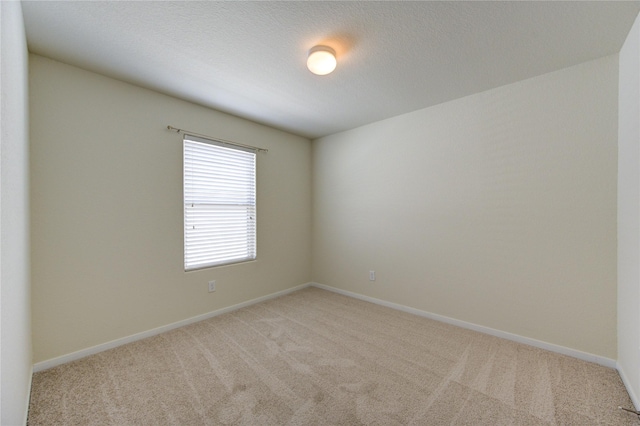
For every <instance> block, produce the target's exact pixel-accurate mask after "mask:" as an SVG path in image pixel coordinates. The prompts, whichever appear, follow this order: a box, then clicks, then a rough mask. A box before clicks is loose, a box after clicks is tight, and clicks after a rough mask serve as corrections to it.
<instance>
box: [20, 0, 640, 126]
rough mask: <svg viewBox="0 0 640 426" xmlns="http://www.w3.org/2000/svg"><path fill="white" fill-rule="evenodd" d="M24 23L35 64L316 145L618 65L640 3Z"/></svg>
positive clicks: (63, 18) (97, 6)
mask: <svg viewBox="0 0 640 426" xmlns="http://www.w3.org/2000/svg"><path fill="white" fill-rule="evenodd" d="M23 10H24V17H25V26H26V32H27V41H28V45H29V50H30V51H31V52H34V53H37V54H41V55H44V56H47V57H50V58H53V59H57V60H59V61H62V62H65V63H68V64H71V65H76V66H78V67H81V68H84V69H87V70H91V71H95V72H98V73H101V74H104V75H107V76H111V77H114V78H118V79H121V80H124V81H127V82H131V83H134V84H137V85H140V86H143V87H147V88H150V89H153V90H157V91H159V92H162V93H166V94H169V95H172V96H176V97H179V98H183V99H186V100H189V101H192V102H195V103H198V104H202V105H205V106H208V107H212V108H215V109H218V110H221V111H225V112H229V113H232V114H236V115H239V116H242V117H246V118H249V119H252V120H255V121H258V122H261V123H265V124H268V125H271V126H273V127H276V128H281V129H284V130H288V131H290V132H292V133H296V134H299V135H303V136H306V137H310V138H315V137H318V136H323V135H328V134H331V133H335V132H338V131H342V130H347V129H351V128H354V127H357V126H360V125H363V124H367V123H371V122H374V121H377V120H381V119H384V118H388V117H392V116H395V115H399V114H402V113H405V112H409V111H414V110H417V109H420V108H425V107H428V106H431V105H435V104H438V103H441V102H445V101H448V100H452V99H456V98H460V97H463V96H466V95H470V94H473V93H478V92H481V91H484V90H487V89H491V88H494V87H498V86H501V85H505V84H508V83H512V82H515V81H519V80H522V79H526V78H529V77H533V76H536V75H540V74H543V73H546V72H550V71H554V70H557V69H561V68H565V67H568V66H571V65H575V64H578V63H580V62H584V61H588V60H591V59H595V58H599V57H602V56H606V55H610V54H614V53H617V52H618V51H619V50H620V47H621V46H622V43H623V42H624V39H625V37H626V35H627V33H628V31H629V29H630V28H631V25H632V23H633V20H634V18H635V16H636V15H637V13H638V11H639V10H640V2H638V1H632V2H613V1H603V2H582V1H569V2H538V1H534V2H524V1H515V2H475V1H471V2H370V1H351V2H311V1H301V2H192V1H179V2H171V1H141V2H125V1H108V2H99V1H92V2H79V1H68V2H57V1H23ZM316 44H327V45H329V46H331V47H333V48H334V49H335V50H336V51H337V53H338V55H337V56H338V67H337V69H336V71H335V72H334V73H332V74H330V75H328V76H324V77H321V76H316V75H313V74H311V73H310V72H309V71H308V70H307V69H306V68H305V61H306V54H307V51H308V49H309V48H311V47H312V46H314V45H316ZM176 125H179V123H176ZM194 130H196V129H194Z"/></svg>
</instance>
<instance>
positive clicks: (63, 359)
mask: <svg viewBox="0 0 640 426" xmlns="http://www.w3.org/2000/svg"><path fill="white" fill-rule="evenodd" d="M309 286H313V287H317V288H321V289H324V290H328V291H332V292H334V293H339V294H342V295H345V296H349V297H353V298H356V299H360V300H364V301H366V302H371V303H375V304H377V305H381V306H386V307H388V308H392V309H396V310H399V311H403V312H407V313H410V314H414V315H418V316H421V317H425V318H429V319H433V320H435V321H440V322H444V323H447V324H452V325H456V326H458V327H462V328H466V329H470V330H474V331H478V332H481V333H485V334H489V335H492V336H496V337H501V338H503V339H507V340H511V341H514V342H518V343H523V344H525V345H529V346H534V347H536V348H540V349H545V350H548V351H551V352H556V353H559V354H563V355H568V356H571V357H574V358H578V359H581V360H584V361H589V362H593V363H596V364H599V365H603V366H605V367H609V368H618V365H617V362H616V361H615V360H613V359H610V358H605V357H602V356H599V355H593V354H590V353H587V352H582V351H578V350H576V349H571V348H567V347H564V346H560V345H555V344H553V343H547V342H543V341H541V340H536V339H531V338H529V337H524V336H520V335H517V334H512V333H508V332H506V331H501V330H496V329H493V328H489V327H485V326H482V325H477V324H473V323H469V322H466V321H461V320H457V319H454V318H450V317H446V316H443V315H438V314H434V313H431V312H427V311H422V310H420V309H416V308H411V307H409V306H404V305H401V304H398V303H393V302H388V301H386V300H381V299H376V298H374V297H369V296H365V295H362V294H359V293H354V292H351V291H347V290H342V289H339V288H335V287H330V286H327V285H324V284H319V283H314V282H312V283H306V284H301V285H298V286H296V287H292V288H288V289H286V290H282V291H279V292H276V293H272V294H268V295H266V296H262V297H258V298H256V299H252V300H248V301H246V302H242V303H238V304H236V305H233V306H228V307H226V308H221V309H218V310H215V311H212V312H208V313H206V314H202V315H198V316H195V317H192V318H187V319H185V320H182V321H178V322H174V323H172V324H168V325H165V326H162V327H158V328H154V329H152V330H148V331H144V332H141V333H137V334H133V335H131V336H127V337H123V338H120V339H116V340H112V341H110V342H107V343H102V344H100V345H96V346H92V347H90V348H86V349H82V350H79V351H77V352H72V353H70V354H67V355H62V356H59V357H56V358H52V359H49V360H46V361H42V362H38V363H36V364H34V365H33V372H34V373H37V372H39V371H43V370H47V369H49V368H53V367H56V366H58V365H61V364H65V363H68V362H71V361H75V360H77V359H80V358H84V357H86V356H89V355H94V354H97V353H99V352H103V351H106V350H109V349H113V348H116V347H118V346H122V345H124V344H127V343H131V342H135V341H137V340H141V339H145V338H147V337H151V336H155V335H157V334H160V333H164V332H165V331H169V330H173V329H175V328H178V327H183V326H185V325H189V324H193V323H195V322H198V321H203V320H205V319H208V318H212V317H215V316H217V315H222V314H225V313H227V312H232V311H235V310H238V309H241V308H244V307H246V306H250V305H254V304H256V303H260V302H264V301H265V300H269V299H274V298H276V297H280V296H284V295H285V294H289V293H292V292H294V291H297V290H301V289H303V288H306V287H309ZM618 371H619V372H620V376H621V377H622V380H623V382H625V386H626V387H627V389H628V390H629V394H630V395H631V398H632V400H633V403H634V404H635V405H636V407H638V400H637V398H635V395H634V394H633V393H632V392H631V390H630V388H629V386H627V383H628V382H627V381H626V378H625V376H624V373H623V372H622V370H620V368H618Z"/></svg>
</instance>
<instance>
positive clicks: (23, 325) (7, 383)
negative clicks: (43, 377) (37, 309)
mask: <svg viewBox="0 0 640 426" xmlns="http://www.w3.org/2000/svg"><path fill="white" fill-rule="evenodd" d="M0 40H1V43H2V44H1V48H0V50H1V51H2V54H1V55H0V56H1V58H0V63H1V67H0V68H1V71H0V81H1V82H2V84H1V87H0V91H1V93H2V95H1V96H0V97H1V98H2V110H1V111H0V130H1V132H0V134H1V136H0V212H1V214H0V284H1V287H2V292H1V296H0V300H1V301H2V307H1V308H0V312H2V320H1V322H2V333H1V335H2V344H1V345H0V346H1V347H2V353H1V354H0V359H1V360H2V365H1V366H0V371H1V372H2V390H1V392H0V393H1V394H2V401H1V410H0V411H2V416H1V418H0V424H3V425H21V424H25V422H26V418H27V409H28V407H29V390H30V388H31V371H32V369H31V365H32V364H31V308H30V300H29V294H30V293H29V291H30V284H29V267H30V264H29V114H28V90H27V89H28V75H29V69H28V58H29V57H28V53H27V42H26V38H25V33H24V23H23V19H22V7H21V5H20V2H18V1H11V2H9V1H2V2H0Z"/></svg>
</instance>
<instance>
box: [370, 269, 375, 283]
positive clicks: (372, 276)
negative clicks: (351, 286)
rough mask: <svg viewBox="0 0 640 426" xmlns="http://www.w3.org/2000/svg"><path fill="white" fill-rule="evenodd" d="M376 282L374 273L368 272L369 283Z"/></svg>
mask: <svg viewBox="0 0 640 426" xmlns="http://www.w3.org/2000/svg"><path fill="white" fill-rule="evenodd" d="M375 280H376V271H369V281H375Z"/></svg>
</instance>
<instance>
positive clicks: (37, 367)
mask: <svg viewBox="0 0 640 426" xmlns="http://www.w3.org/2000/svg"><path fill="white" fill-rule="evenodd" d="M310 285H311V283H306V284H300V285H298V286H295V287H291V288H288V289H286V290H282V291H278V292H276V293H271V294H268V295H266V296H262V297H258V298H257V299H251V300H247V301H246V302H242V303H238V304H237V305H232V306H228V307H226V308H221V309H218V310H215V311H212V312H208V313H206V314H202V315H197V316H195V317H191V318H187V319H185V320H182V321H178V322H174V323H172V324H167V325H163V326H162V327H158V328H154V329H151V330H148V331H143V332H141V333H136V334H133V335H131V336H127V337H123V338H121V339H116V340H112V341H110V342H107V343H102V344H100V345H96V346H92V347H90V348H86V349H82V350H79V351H77V352H72V353H70V354H67V355H62V356H59V357H56V358H52V359H49V360H46V361H42V362H38V363H36V364H34V365H33V372H34V373H37V372H39V371H43V370H48V369H49V368H53V367H56V366H58V365H61V364H66V363H68V362H71V361H75V360H77V359H80V358H84V357H87V356H89V355H94V354H97V353H99V352H103V351H106V350H109V349H113V348H116V347H118V346H122V345H125V344H127V343H131V342H135V341H136V340H141V339H146V338H147V337H151V336H155V335H156V334H160V333H164V332H165V331H169V330H173V329H174V328H178V327H183V326H185V325H189V324H193V323H195V322H199V321H203V320H206V319H209V318H212V317H215V316H218V315H222V314H226V313H227V312H232V311H236V310H238V309H241V308H244V307H246V306H250V305H255V304H256V303H260V302H264V301H265V300H269V299H274V298H276V297H280V296H284V295H285V294H289V293H292V292H294V291H297V290H301V289H303V288H306V287H309V286H310Z"/></svg>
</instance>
